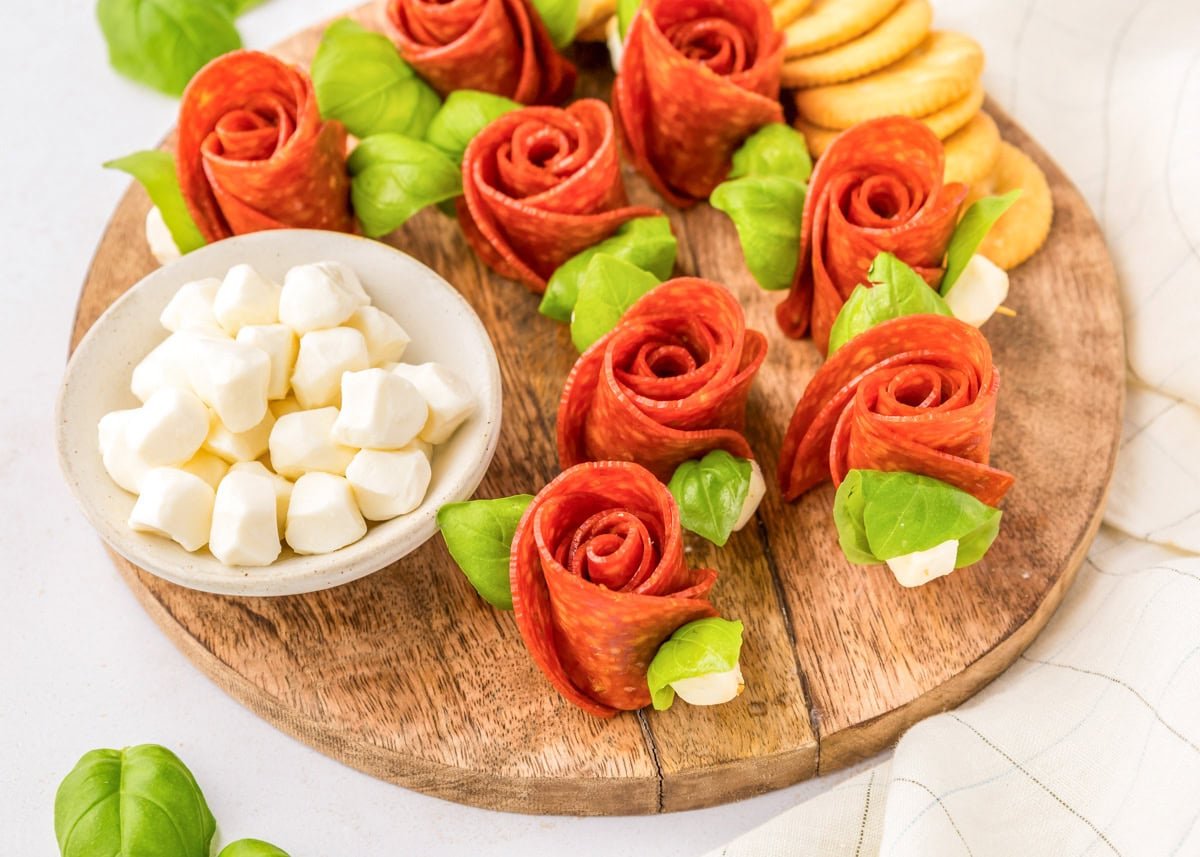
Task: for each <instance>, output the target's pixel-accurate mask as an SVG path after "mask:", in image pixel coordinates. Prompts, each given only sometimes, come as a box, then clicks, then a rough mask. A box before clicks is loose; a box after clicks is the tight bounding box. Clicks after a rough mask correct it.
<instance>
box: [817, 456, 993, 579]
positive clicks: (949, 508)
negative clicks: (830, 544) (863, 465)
mask: <svg viewBox="0 0 1200 857" xmlns="http://www.w3.org/2000/svg"><path fill="white" fill-rule="evenodd" d="M1002 515H1003V513H1002V512H1001V511H1000V510H999V509H994V508H992V507H991V506H988V505H986V504H984V503H981V502H980V501H979V500H977V499H975V498H974V497H973V496H971V495H970V494H968V493H967V492H966V491H963V490H961V489H959V488H956V487H954V486H953V485H948V484H947V483H945V482H942V481H941V480H938V479H933V478H932V477H929V476H921V475H919V474H916V473H901V472H895V473H885V472H882V471H878V470H851V471H850V472H849V473H848V474H847V476H846V480H845V481H844V482H842V484H841V486H839V488H838V492H837V497H836V498H835V500H834V522H835V523H836V524H837V528H838V538H839V541H840V542H841V544H842V550H843V552H845V553H846V558H847V559H849V560H850V561H851V562H857V563H863V564H869V563H871V562H884V561H886V560H889V559H894V558H895V557H898V556H904V555H906V554H910V553H915V552H916V551H925V550H929V549H930V548H932V547H936V546H937V545H940V544H941V543H942V542H946V541H950V540H951V539H957V540H958V543H959V545H958V556H957V557H956V559H955V564H954V565H955V568H962V567H964V566H967V565H972V564H974V563H976V562H978V561H979V560H980V559H981V558H982V557H983V555H984V554H985V553H987V551H988V548H990V547H991V545H992V542H993V541H994V540H995V538H996V534H997V533H998V532H999V531H1000V518H1001V516H1002ZM864 542H865V545H864ZM847 546H849V547H850V549H849V550H847Z"/></svg>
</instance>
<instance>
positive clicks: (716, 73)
mask: <svg viewBox="0 0 1200 857" xmlns="http://www.w3.org/2000/svg"><path fill="white" fill-rule="evenodd" d="M782 68H783V37H782V36H781V35H780V34H779V33H778V32H776V30H775V26H774V24H773V23H772V20H771V10H770V8H769V7H768V6H767V5H766V3H764V2H762V0H646V2H645V3H644V4H643V5H642V9H641V11H640V12H639V13H638V15H637V17H636V18H634V21H633V24H632V26H631V27H630V28H629V34H628V38H627V39H626V42H625V54H624V56H623V58H622V59H621V71H620V73H619V74H618V75H617V81H616V83H615V85H614V86H613V109H614V110H615V111H616V113H617V116H618V121H619V123H620V126H621V132H622V136H623V139H624V141H625V143H626V146H627V148H628V150H629V154H630V156H631V158H632V160H633V162H634V165H635V166H637V168H638V170H640V171H641V172H642V173H643V174H644V175H645V176H646V177H647V178H648V179H649V180H650V181H651V183H652V184H653V185H654V186H655V188H656V189H657V190H658V191H659V192H660V193H661V194H662V195H663V196H665V197H666V198H667V199H668V200H670V201H671V202H672V203H674V204H675V205H687V204H690V203H692V202H695V201H696V200H698V199H707V198H708V195H709V194H710V193H712V190H713V188H715V187H716V186H717V185H718V184H720V183H721V182H722V181H724V180H725V176H726V175H727V174H728V172H729V168H730V162H731V158H732V157H733V153H734V152H735V151H736V150H737V148H738V147H739V146H740V145H741V144H742V142H743V141H745V139H746V138H747V137H749V136H750V135H751V134H753V133H754V132H755V131H757V130H758V129H759V128H761V127H762V126H763V125H767V124H769V123H771V122H782V121H783V110H782V108H781V107H780V105H779V101H778V98H779V77H780V73H781V70H782Z"/></svg>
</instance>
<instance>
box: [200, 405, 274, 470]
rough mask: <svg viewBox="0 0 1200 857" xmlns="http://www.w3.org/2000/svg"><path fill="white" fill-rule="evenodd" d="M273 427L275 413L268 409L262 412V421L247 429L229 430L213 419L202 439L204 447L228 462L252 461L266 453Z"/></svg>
mask: <svg viewBox="0 0 1200 857" xmlns="http://www.w3.org/2000/svg"><path fill="white" fill-rule="evenodd" d="M274 428H275V415H274V414H272V413H271V412H270V411H267V412H266V413H265V414H263V418H262V422H260V423H259V424H258V425H256V426H255V427H254V428H252V429H249V430H247V431H238V432H233V431H230V430H229V429H228V428H226V426H225V424H224V423H223V422H221V421H220V420H218V419H214V420H213V421H212V424H211V426H210V427H209V429H208V436H207V437H206V438H205V439H204V448H205V449H207V450H208V451H209V452H211V453H212V454H213V455H216V456H219V457H221V458H223V459H225V460H226V461H228V462H229V463H230V464H236V463H237V462H239V461H253V460H254V459H256V458H258V457H259V456H261V455H264V454H266V451H267V444H268V442H269V441H270V439H271V430H272V429H274Z"/></svg>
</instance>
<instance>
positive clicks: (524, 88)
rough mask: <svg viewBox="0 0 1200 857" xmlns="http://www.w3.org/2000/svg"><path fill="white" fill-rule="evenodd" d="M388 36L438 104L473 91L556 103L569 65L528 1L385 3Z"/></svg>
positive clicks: (567, 92)
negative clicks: (439, 98)
mask: <svg viewBox="0 0 1200 857" xmlns="http://www.w3.org/2000/svg"><path fill="white" fill-rule="evenodd" d="M385 18H386V22H387V30H388V34H389V35H390V36H391V38H392V41H393V42H395V43H396V46H397V47H398V48H399V49H400V53H401V54H402V55H403V57H404V59H405V60H407V61H408V63H409V64H410V65H411V66H412V67H413V68H415V69H416V70H417V73H418V74H420V75H421V76H422V77H423V78H425V79H426V80H427V81H429V83H430V84H431V85H432V86H433V88H434V89H436V90H437V91H438V92H439V93H440V94H441V95H442V96H443V97H444V96H446V95H449V94H450V93H451V92H453V91H454V90H456V89H479V90H482V91H484V92H492V93H495V94H496V95H503V96H505V97H507V98H511V99H512V100H513V101H519V102H520V103H521V104H561V103H562V102H563V101H566V100H567V99H568V98H569V97H570V96H571V91H572V90H573V89H574V88H575V66H573V65H571V63H569V62H568V61H567V60H566V59H565V58H564V57H563V56H562V55H561V54H559V53H558V51H556V50H555V49H554V43H553V42H551V40H550V35H549V33H547V32H546V26H545V24H543V23H542V19H541V16H540V15H538V13H537V11H536V10H535V9H533V7H532V6H531V5H530V4H529V2H528V0H440V2H439V0H387V5H386V7H385Z"/></svg>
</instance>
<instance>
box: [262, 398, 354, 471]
mask: <svg viewBox="0 0 1200 857" xmlns="http://www.w3.org/2000/svg"><path fill="white" fill-rule="evenodd" d="M337 417H338V409H337V408H318V409H316V410H313V411H297V412H296V413H294V414H285V415H284V416H282V417H280V418H279V419H278V420H276V421H275V428H274V429H272V430H271V438H270V441H269V443H268V446H269V449H270V451H271V467H272V468H274V470H275V472H276V473H278V474H279V475H280V476H283V477H286V478H288V479H296V478H297V477H299V476H301V475H303V474H304V473H307V472H309V471H312V470H320V471H323V472H325V473H336V474H338V475H341V474H344V473H345V472H346V467H347V466H348V465H349V464H350V461H351V459H353V458H354V453H355V452H357V451H358V450H356V449H353V448H351V447H348V446H342V445H341V444H340V443H337V442H336V441H334V439H333V424H334V423H335V422H336V421H337Z"/></svg>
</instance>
